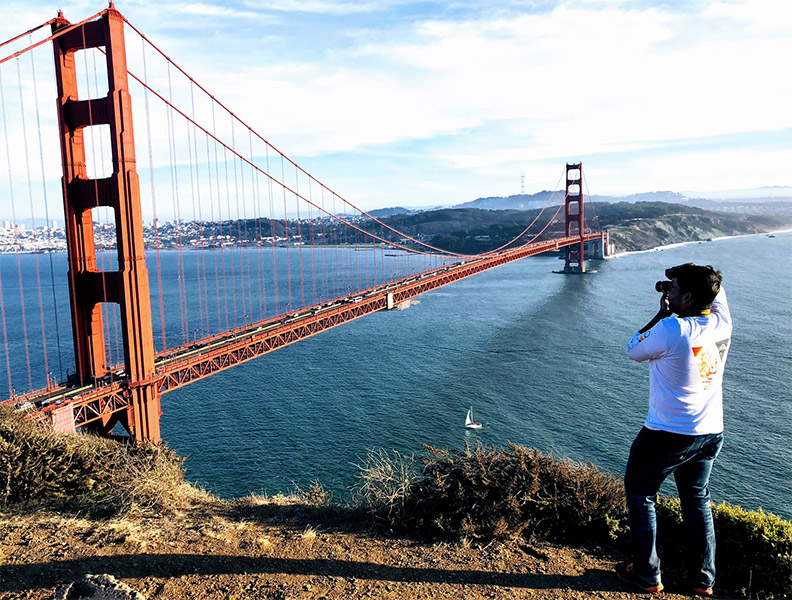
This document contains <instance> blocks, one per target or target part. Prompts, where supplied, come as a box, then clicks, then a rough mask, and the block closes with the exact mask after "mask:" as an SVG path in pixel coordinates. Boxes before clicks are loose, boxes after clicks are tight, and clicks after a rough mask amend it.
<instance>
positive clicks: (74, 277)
mask: <svg viewBox="0 0 792 600" xmlns="http://www.w3.org/2000/svg"><path fill="white" fill-rule="evenodd" d="M69 26H70V24H69V22H68V21H66V20H65V19H64V18H63V15H62V14H60V15H59V18H58V20H57V21H56V22H55V23H54V24H53V31H59V30H61V29H62V28H65V27H69ZM53 46H54V51H55V71H56V79H57V84H58V120H59V124H60V137H61V153H62V158H63V200H64V208H65V220H66V238H67V246H68V262H69V275H68V278H69V300H70V305H71V315H72V333H73V337H74V355H75V363H76V373H75V377H76V378H77V379H78V380H79V382H80V383H81V384H83V385H87V384H89V383H96V380H98V379H100V378H101V377H103V376H104V375H106V374H107V373H108V371H109V368H110V365H108V364H107V358H106V356H105V340H104V334H103V325H102V303H106V302H111V303H116V304H118V305H119V307H120V313H121V326H122V334H123V344H124V368H125V370H126V375H127V378H128V386H127V388H126V390H125V392H124V393H125V394H126V395H128V398H129V408H128V409H127V410H126V411H124V412H120V413H119V412H116V413H112V416H108V417H105V418H103V419H101V420H100V421H98V422H94V423H92V424H91V427H92V428H93V429H95V430H97V431H99V432H101V433H104V434H109V433H110V432H111V431H112V430H113V427H114V426H115V425H116V424H117V423H121V424H122V425H123V426H124V427H125V428H126V430H127V431H128V432H129V434H130V435H131V436H132V437H133V438H134V439H135V440H137V441H138V442H140V441H143V440H149V441H152V442H154V443H157V442H159V441H160V430H159V417H160V412H161V411H160V391H159V386H158V383H157V381H156V380H155V367H154V340H153V332H152V324H151V300H150V297H149V281H148V271H147V269H146V259H145V253H144V250H143V219H142V215H141V208H140V189H139V188H140V186H139V182H138V175H137V171H136V169H135V144H134V136H133V128H132V103H131V100H130V96H129V83H128V80H127V68H126V49H125V44H124V20H123V17H122V16H121V14H120V13H119V12H117V11H116V10H115V8H114V7H113V6H112V4H111V6H110V9H109V10H108V11H107V12H106V13H105V14H104V15H103V16H102V17H101V18H99V19H97V20H96V21H91V22H89V23H85V24H83V25H80V26H78V27H75V28H74V29H72V30H71V31H69V32H67V33H65V34H64V35H61V36H60V37H58V38H56V39H55V40H54V44H53ZM88 48H103V49H104V52H105V54H106V57H107V60H106V64H107V84H108V91H107V95H106V96H104V97H100V98H89V99H80V98H79V95H78V87H77V70H76V65H75V62H76V61H75V53H76V52H77V51H80V50H85V49H88ZM97 125H105V126H109V130H110V147H111V151H112V166H113V173H112V175H110V176H109V177H107V178H103V179H89V178H88V169H87V167H86V152H85V141H84V129H85V128H86V127H94V126H97ZM98 207H109V208H111V209H112V211H113V214H114V216H115V228H116V238H117V239H116V247H117V251H118V270H116V271H100V270H98V269H97V263H96V250H95V246H94V230H93V215H92V210H93V209H94V208H98Z"/></svg>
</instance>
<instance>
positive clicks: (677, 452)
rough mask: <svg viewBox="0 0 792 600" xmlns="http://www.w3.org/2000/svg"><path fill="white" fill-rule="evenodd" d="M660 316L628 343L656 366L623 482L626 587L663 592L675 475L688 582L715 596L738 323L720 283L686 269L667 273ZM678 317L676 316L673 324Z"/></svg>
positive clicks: (708, 273)
mask: <svg viewBox="0 0 792 600" xmlns="http://www.w3.org/2000/svg"><path fill="white" fill-rule="evenodd" d="M665 273H666V277H668V279H669V280H670V281H658V282H657V284H656V285H655V287H656V289H657V290H658V291H662V292H663V296H662V298H661V300H660V310H659V311H658V312H657V314H656V315H655V316H654V317H653V318H652V320H651V321H649V323H647V325H646V326H645V327H644V328H643V329H641V330H640V331H639V332H638V333H636V334H635V336H634V337H633V338H632V339H631V340H630V343H629V344H628V345H627V356H629V357H630V358H631V359H632V360H635V361H638V362H643V361H646V360H648V361H649V415H648V417H647V418H646V422H645V423H644V426H643V428H642V429H641V431H640V432H639V433H638V436H637V437H636V438H635V441H634V442H633V444H632V447H631V448H630V458H629V460H628V461H627V470H626V473H625V476H624V487H625V492H626V494H627V508H628V511H629V518H630V532H631V536H632V553H633V557H632V558H633V560H632V563H630V564H624V565H617V567H616V571H617V573H618V574H619V576H620V577H621V578H622V579H625V580H626V581H629V582H631V583H633V584H635V585H637V586H638V587H640V588H641V589H642V590H644V591H645V592H650V593H655V592H660V591H662V589H663V584H662V583H661V581H660V559H659V557H658V555H657V547H656V538H657V520H656V514H655V503H656V499H657V492H658V491H659V489H660V485H661V484H662V483H663V481H664V480H665V479H666V478H667V477H668V476H669V475H671V474H672V473H673V475H674V479H675V481H676V485H677V490H678V492H679V499H680V502H681V505H682V519H683V524H684V531H685V532H686V536H687V550H688V552H689V555H688V557H687V561H688V571H687V575H686V582H687V584H688V585H689V586H690V588H691V590H692V591H693V592H694V593H696V594H699V595H703V596H712V587H713V585H714V583H715V531H714V527H713V522H712V508H711V503H710V495H709V488H708V483H709V476H710V472H711V470H712V464H713V462H714V460H715V457H716V456H717V455H718V452H720V449H721V446H722V445H723V389H722V384H723V368H724V365H725V363H726V355H727V353H728V350H729V343H730V340H731V331H732V321H731V315H730V314H729V307H728V304H727V302H726V294H725V292H724V290H723V289H722V288H721V282H722V277H721V274H720V273H719V272H717V271H715V269H713V268H712V267H710V266H706V267H703V266H699V265H696V264H693V263H687V264H684V265H679V266H677V267H672V268H670V269H667V270H666V272H665ZM674 315H676V316H674Z"/></svg>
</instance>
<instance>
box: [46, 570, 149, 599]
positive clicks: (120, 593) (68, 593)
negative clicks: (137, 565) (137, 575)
mask: <svg viewBox="0 0 792 600" xmlns="http://www.w3.org/2000/svg"><path fill="white" fill-rule="evenodd" d="M52 600H146V598H145V596H143V594H141V593H140V592H136V591H135V590H133V589H132V588H131V587H129V586H128V585H127V584H125V583H122V582H120V581H118V580H117V579H116V578H115V577H113V576H112V575H90V574H87V575H85V576H84V577H82V578H81V579H78V580H77V581H75V582H73V583H69V584H67V585H64V586H63V587H61V588H59V589H57V590H56V591H55V594H54V595H53V597H52Z"/></svg>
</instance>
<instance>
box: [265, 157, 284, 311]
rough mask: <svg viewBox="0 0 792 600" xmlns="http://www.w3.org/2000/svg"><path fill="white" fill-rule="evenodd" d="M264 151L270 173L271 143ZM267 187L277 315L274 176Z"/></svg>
mask: <svg viewBox="0 0 792 600" xmlns="http://www.w3.org/2000/svg"><path fill="white" fill-rule="evenodd" d="M264 151H265V152H266V159H267V174H269V173H270V160H269V144H267V145H266V146H265V147H264ZM267 187H268V194H269V213H270V216H269V220H270V235H271V236H272V238H271V239H272V286H273V297H274V298H275V314H276V315H277V314H278V313H280V298H279V297H278V296H279V295H280V291H279V286H278V257H277V253H276V251H275V248H276V244H275V199H274V193H273V190H272V178H271V177H268V178H267Z"/></svg>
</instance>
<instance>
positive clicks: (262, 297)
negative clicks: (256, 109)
mask: <svg viewBox="0 0 792 600" xmlns="http://www.w3.org/2000/svg"><path fill="white" fill-rule="evenodd" d="M248 145H249V146H250V162H253V157H254V154H253V132H251V131H250V130H249V129H248ZM250 171H251V176H252V178H253V179H252V180H253V194H254V199H255V200H254V207H255V210H254V223H255V224H256V229H255V236H256V272H257V273H256V280H257V281H258V293H259V319H258V320H263V319H265V318H266V317H267V284H266V281H265V280H264V246H263V244H262V238H263V237H264V234H263V233H262V231H261V228H262V227H263V223H262V222H261V190H260V188H259V181H260V176H259V172H258V171H257V170H256V169H254V168H252V167H251V169H250Z"/></svg>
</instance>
